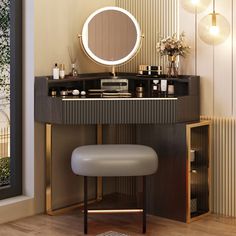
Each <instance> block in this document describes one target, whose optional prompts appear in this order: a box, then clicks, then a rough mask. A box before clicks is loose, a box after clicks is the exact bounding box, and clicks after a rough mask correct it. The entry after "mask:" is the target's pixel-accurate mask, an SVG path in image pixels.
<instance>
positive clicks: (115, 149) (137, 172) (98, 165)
mask: <svg viewBox="0 0 236 236" xmlns="http://www.w3.org/2000/svg"><path fill="white" fill-rule="evenodd" d="M71 167H72V170H73V172H74V173H75V174H76V175H82V176H84V233H85V234H87V217H88V213H93V211H92V210H88V204H87V200H88V199H87V197H88V188H87V177H88V176H90V177H97V176H100V177H118V176H143V209H140V210H138V209H134V210H129V211H127V210H124V211H123V212H124V213H128V212H142V215H143V233H146V176H147V175H151V174H154V173H155V172H156V171H157V167H158V157H157V154H156V152H155V151H154V150H153V149H152V148H151V147H148V146H143V145H125V144H115V145H109V144H104V145H88V146H81V147H78V148H76V149H75V150H74V151H73V153H72V157H71ZM96 212H98V211H96ZM101 212H102V210H101ZM106 212H109V211H106ZM112 212H114V213H118V212H122V211H120V210H118V211H116V210H112V211H110V212H109V213H112Z"/></svg>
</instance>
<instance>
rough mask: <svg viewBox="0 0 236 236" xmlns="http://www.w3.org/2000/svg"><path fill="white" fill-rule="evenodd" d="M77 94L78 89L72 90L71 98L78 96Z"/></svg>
mask: <svg viewBox="0 0 236 236" xmlns="http://www.w3.org/2000/svg"><path fill="white" fill-rule="evenodd" d="M79 94H80V92H79V90H78V89H74V90H73V91H72V95H73V96H79Z"/></svg>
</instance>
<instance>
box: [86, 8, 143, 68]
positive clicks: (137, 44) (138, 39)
mask: <svg viewBox="0 0 236 236" xmlns="http://www.w3.org/2000/svg"><path fill="white" fill-rule="evenodd" d="M108 11H110V12H113V13H114V12H115V13H117V14H120V16H122V15H123V17H126V18H128V20H129V21H130V22H128V23H129V24H130V25H131V27H133V29H134V31H135V38H134V40H133V45H131V46H130V47H131V48H130V50H128V52H127V53H125V52H124V53H125V54H124V55H123V56H122V57H121V58H116V59H115V60H112V59H107V58H105V59H104V58H102V56H99V55H97V54H96V53H95V52H94V50H92V49H91V47H90V46H89V43H90V42H89V40H90V39H89V27H90V24H91V22H93V21H94V19H95V18H96V17H98V16H99V14H100V16H101V14H104V13H106V12H107V13H108ZM110 24H111V22H110ZM116 24H117V21H116ZM132 25H133V26H132ZM94 28H95V27H94ZM98 28H99V27H98V26H96V28H95V30H97V29H98ZM103 28H104V27H103ZM103 28H102V29H103ZM114 30H116V29H114ZM113 32H115V31H113ZM127 33H129V32H127ZM101 35H102V34H101V33H100V37H102V36H101ZM124 37H125V36H124ZM92 38H93V39H91V40H93V41H95V40H96V37H92ZM126 38H130V37H128V36H126ZM141 38H142V35H141V30H140V26H139V23H138V22H137V20H136V19H135V17H134V16H133V15H132V14H131V13H130V12H128V11H126V10H124V9H122V8H119V7H112V6H110V7H104V8H101V9H98V10H97V11H95V12H93V13H92V14H91V15H90V16H89V17H88V18H87V20H86V21H85V24H84V26H83V30H82V45H83V48H84V50H85V52H86V53H87V54H88V56H89V57H90V58H91V59H92V60H94V61H95V62H97V63H99V64H102V65H107V66H116V65H121V64H124V63H125V62H127V61H129V60H130V59H132V58H133V57H134V56H135V55H136V53H137V51H138V50H139V48H140V45H141ZM103 47H106V45H105V46H104V45H103ZM109 50H110V51H112V48H111V49H109ZM114 50H115V49H114ZM116 50H118V49H116ZM121 51H122V50H121Z"/></svg>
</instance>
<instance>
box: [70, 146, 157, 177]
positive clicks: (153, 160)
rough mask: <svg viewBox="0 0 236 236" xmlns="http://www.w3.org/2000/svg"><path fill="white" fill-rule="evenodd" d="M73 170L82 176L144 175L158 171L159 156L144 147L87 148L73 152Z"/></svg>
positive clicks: (83, 147) (82, 147)
mask: <svg viewBox="0 0 236 236" xmlns="http://www.w3.org/2000/svg"><path fill="white" fill-rule="evenodd" d="M71 167H72V170H73V172H74V173H75V174H76V175H82V176H145V175H151V174H153V173H155V172H156V170H157V167H158V157H157V154H156V152H155V151H154V150H153V149H152V148H151V147H147V146H143V145H125V144H124V145H123V144H115V145H109V144H104V145H88V146H81V147H78V148H76V149H75V150H74V151H73V153H72V158H71Z"/></svg>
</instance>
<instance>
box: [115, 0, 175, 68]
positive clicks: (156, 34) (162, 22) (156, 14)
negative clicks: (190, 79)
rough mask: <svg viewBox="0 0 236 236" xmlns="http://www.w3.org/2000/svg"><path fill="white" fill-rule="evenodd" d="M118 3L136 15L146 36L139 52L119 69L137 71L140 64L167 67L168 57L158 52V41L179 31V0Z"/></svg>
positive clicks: (120, 1)
mask: <svg viewBox="0 0 236 236" xmlns="http://www.w3.org/2000/svg"><path fill="white" fill-rule="evenodd" d="M116 5H117V6H118V7H121V8H124V9H126V10H128V11H130V12H131V13H132V14H133V15H134V16H135V17H136V19H137V20H138V22H139V23H140V27H141V31H142V33H143V34H144V36H145V38H144V40H143V44H142V48H141V49H140V52H139V54H137V56H136V57H135V58H134V59H132V60H131V61H130V62H129V63H127V64H126V65H123V66H121V67H120V68H118V71H126V72H137V71H138V66H139V65H140V64H149V65H162V66H163V68H165V67H166V61H165V60H166V57H163V58H161V57H160V55H159V54H158V53H157V52H156V43H157V42H158V41H159V38H160V37H166V36H169V35H172V34H173V33H175V32H177V30H178V22H179V20H178V0H174V1H173V0H142V1H140V0H116ZM167 12H170V13H171V14H167Z"/></svg>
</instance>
